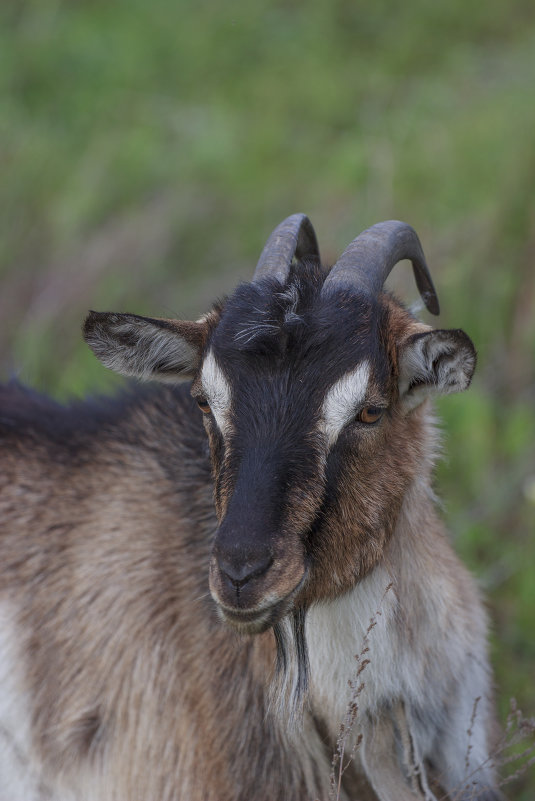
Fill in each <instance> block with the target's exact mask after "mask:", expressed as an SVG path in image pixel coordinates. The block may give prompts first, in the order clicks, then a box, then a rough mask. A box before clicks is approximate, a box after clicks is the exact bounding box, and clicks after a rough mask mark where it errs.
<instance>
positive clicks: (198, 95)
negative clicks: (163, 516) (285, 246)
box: [0, 0, 535, 801]
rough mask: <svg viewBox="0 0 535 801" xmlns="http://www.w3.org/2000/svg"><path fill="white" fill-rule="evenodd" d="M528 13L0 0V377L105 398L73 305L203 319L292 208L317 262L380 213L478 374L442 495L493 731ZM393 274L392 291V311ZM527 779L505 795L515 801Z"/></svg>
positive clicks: (533, 46) (528, 72) (517, 461)
mask: <svg viewBox="0 0 535 801" xmlns="http://www.w3.org/2000/svg"><path fill="white" fill-rule="evenodd" d="M534 53H535V6H534V5H533V3H532V2H527V0H525V1H523V2H520V1H519V0H513V2H511V0H490V2H487V3H484V4H481V3H479V4H476V3H471V4H467V3H465V2H463V3H461V2H460V0H453V1H452V2H447V3H446V2H439V1H437V2H430V0H413V2H411V3H404V4H399V3H393V2H387V1H386V0H377V2H374V3H368V4H363V3H356V2H354V0H353V1H352V2H349V0H333V1H332V2H326V0H321V2H320V0H310V2H308V3H304V2H299V0H292V1H291V2H285V3H282V2H275V1H274V0H271V1H270V2H268V1H267V0H257V2H255V3H245V2H242V0H230V2H226V3H215V2H208V1H204V2H199V0H196V2H193V1H192V0H181V2H176V0H173V1H171V0H154V2H152V3H150V4H149V3H146V2H141V0H129V2H126V0H115V1H114V2H113V3H109V2H103V1H101V0H92V2H89V1H88V0H85V1H84V0H79V2H76V3H73V2H60V0H26V1H25V2H23V0H4V2H3V3H2V6H1V8H0V101H1V102H0V142H1V151H2V152H1V155H0V158H1V163H2V180H1V181H0V220H1V222H0V225H1V236H0V281H1V286H2V291H1V293H0V316H1V319H2V326H1V330H0V364H1V365H2V367H3V373H4V375H5V376H7V375H8V374H9V373H10V372H12V371H14V372H16V373H17V374H19V376H20V378H21V379H22V380H23V381H25V382H27V383H30V384H32V385H35V386H38V387H40V388H42V389H44V390H46V391H49V392H51V393H53V394H54V395H56V396H59V397H66V396H69V395H71V394H78V395H80V394H84V393H86V392H88V391H95V390H104V389H108V388H111V387H112V386H113V380H112V378H111V376H110V375H108V374H106V373H105V371H103V370H102V369H101V368H100V367H99V366H98V365H97V363H96V361H95V360H94V359H93V358H92V356H91V355H90V354H89V353H88V351H87V349H86V348H85V347H84V346H83V343H82V341H81V337H80V334H79V327H80V323H81V320H82V319H83V316H84V313H85V311H86V309H87V308H88V307H96V308H116V309H130V310H132V311H137V312H140V313H143V312H147V313H150V314H162V315H172V314H177V315H183V316H194V315H197V314H199V313H201V312H202V311H204V310H205V309H206V307H207V306H208V304H209V303H210V301H211V300H212V299H213V297H214V296H216V295H220V294H222V293H224V292H225V291H226V290H229V289H231V288H232V286H233V284H234V283H235V281H236V280H237V279H238V278H239V277H247V276H248V275H250V272H251V270H252V266H253V265H254V263H255V259H256V258H257V256H258V254H259V252H260V249H261V247H262V245H263V243H264V240H265V238H266V236H267V234H268V233H269V232H270V230H271V229H272V228H273V227H274V225H275V224H276V223H277V222H279V221H280V220H281V219H282V218H283V217H284V216H286V215H287V214H290V213H292V212H294V211H301V210H302V211H306V212H307V213H309V215H310V216H311V217H312V220H313V222H314V224H315V226H316V229H317V231H318V234H319V239H320V246H321V247H322V252H323V254H324V257H325V259H326V260H327V261H331V260H333V259H334V258H336V255H337V254H338V253H339V252H340V250H341V249H342V248H343V247H345V245H346V244H347V243H348V241H349V240H350V239H351V238H353V237H354V236H355V235H356V233H357V232H358V231H359V230H361V229H362V228H364V227H366V226H367V225H369V224H371V223H373V222H376V221H378V220H381V219H387V218H391V217H397V218H400V219H404V220H407V221H408V222H410V223H411V224H412V225H414V227H415V228H416V229H417V230H418V232H419V233H420V235H421V238H422V240H423V244H424V247H425V250H426V253H427V255H428V259H429V262H430V265H431V268H432V272H433V275H434V277H435V281H436V285H437V287H438V290H439V295H440V299H441V305H442V308H443V310H444V311H443V315H442V317H441V320H440V325H442V326H444V327H448V326H450V327H463V328H465V329H466V330H467V332H468V333H469V334H470V335H471V336H472V338H473V339H474V341H475V343H476V345H477V347H478V351H479V366H478V372H477V378H476V380H475V382H474V386H473V387H472V389H471V390H470V391H469V392H468V393H466V394H465V395H463V396H460V397H455V398H446V399H444V400H443V401H441V403H440V413H441V415H442V417H443V420H444V434H445V450H446V453H447V458H446V460H445V461H444V462H443V463H442V464H441V466H440V469H439V474H438V484H439V492H440V494H441V495H442V497H443V498H444V499H445V512H444V514H445V516H446V518H447V520H448V523H449V525H450V527H451V529H452V531H453V535H454V538H455V541H456V545H457V548H458V549H459V551H460V552H461V554H462V556H463V558H464V559H465V560H466V561H467V562H468V564H469V565H470V566H471V568H472V569H473V570H474V571H475V572H476V573H477V574H478V576H480V578H481V581H482V583H483V585H484V587H485V591H486V593H487V596H488V598H489V609H490V614H491V618H492V620H493V626H494V629H493V641H492V653H493V659H494V664H495V667H496V675H497V679H498V684H499V692H498V696H499V703H500V709H501V710H502V713H503V714H504V713H505V710H506V708H507V707H508V698H509V696H510V695H513V694H514V695H516V697H517V699H518V701H519V704H520V706H522V707H523V708H524V710H525V711H526V712H530V713H531V714H533V713H535V683H534V681H533V679H534V674H535V670H534V665H535V637H534V630H535V589H534V588H535V581H534V580H533V569H534V566H535V500H534V492H533V489H531V490H530V487H531V488H532V487H533V483H534V481H535V447H534V442H535V415H534V405H535V369H534V365H535V270H534V267H533V265H534V260H535V195H534V193H533V186H534V185H535V155H534V154H535V103H534V102H533V87H534V86H535V57H534ZM402 273H408V271H407V270H405V271H403V270H402V269H401V268H399V276H396V278H395V284H396V286H397V287H398V288H399V289H400V291H401V292H402V294H403V296H404V297H406V298H407V299H408V300H411V299H413V298H414V289H413V287H412V282H411V279H410V277H409V276H408V275H405V274H403V275H402ZM534 793H535V777H534V776H533V772H532V775H531V776H530V778H528V779H525V780H524V781H523V784H521V785H520V786H518V787H516V788H515V790H514V795H513V791H511V797H514V798H516V799H520V800H521V801H526V800H527V799H531V798H532V797H533V795H534Z"/></svg>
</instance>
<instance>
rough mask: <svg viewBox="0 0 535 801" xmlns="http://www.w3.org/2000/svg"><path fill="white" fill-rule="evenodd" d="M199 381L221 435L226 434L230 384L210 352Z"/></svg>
mask: <svg viewBox="0 0 535 801" xmlns="http://www.w3.org/2000/svg"><path fill="white" fill-rule="evenodd" d="M201 381H202V386H203V389H204V392H205V393H206V400H207V401H208V403H209V404H210V408H211V410H212V414H213V415H214V418H215V421H216V423H217V425H218V426H219V430H220V431H221V433H222V434H226V433H228V431H229V430H230V422H229V416H230V415H229V410H230V404H231V399H232V394H231V391H230V384H229V383H228V381H227V379H226V378H225V374H224V373H223V370H222V369H221V367H220V366H219V364H218V363H217V361H216V358H215V356H214V354H213V352H212V351H211V350H210V351H208V354H207V356H206V359H205V360H204V362H203V366H202V370H201Z"/></svg>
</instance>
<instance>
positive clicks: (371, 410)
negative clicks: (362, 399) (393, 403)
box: [357, 406, 384, 425]
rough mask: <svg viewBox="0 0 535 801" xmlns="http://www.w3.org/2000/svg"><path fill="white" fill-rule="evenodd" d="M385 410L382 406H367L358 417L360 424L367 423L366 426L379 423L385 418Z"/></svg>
mask: <svg viewBox="0 0 535 801" xmlns="http://www.w3.org/2000/svg"><path fill="white" fill-rule="evenodd" d="M383 412H384V409H382V408H381V407H380V406H365V407H364V409H361V410H360V412H359V413H358V415H357V420H358V421H359V423H366V425H373V424H374V423H377V422H378V421H379V420H380V419H381V417H382V416H383Z"/></svg>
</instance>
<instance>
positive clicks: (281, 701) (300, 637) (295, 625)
mask: <svg viewBox="0 0 535 801" xmlns="http://www.w3.org/2000/svg"><path fill="white" fill-rule="evenodd" d="M305 618H306V610H305V609H303V608H298V609H294V610H293V611H292V612H291V613H290V614H288V615H287V616H286V617H284V618H282V620H279V621H278V622H277V623H275V625H274V626H273V633H274V635H275V643H276V646H277V660H276V665H275V674H274V679H273V682H272V687H271V703H270V706H271V708H272V709H273V711H274V712H275V714H276V715H277V716H278V717H282V718H284V719H285V721H286V723H287V725H288V727H289V728H290V729H299V728H300V727H301V724H302V721H303V713H304V711H305V707H306V703H307V698H308V689H309V677H310V668H309V660H308V646H307V641H306V633H305Z"/></svg>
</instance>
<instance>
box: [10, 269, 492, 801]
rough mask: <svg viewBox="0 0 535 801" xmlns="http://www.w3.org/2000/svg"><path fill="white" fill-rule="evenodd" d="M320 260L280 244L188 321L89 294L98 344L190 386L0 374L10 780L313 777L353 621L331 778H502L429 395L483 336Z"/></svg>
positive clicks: (184, 784) (312, 781)
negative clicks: (124, 308)
mask: <svg viewBox="0 0 535 801" xmlns="http://www.w3.org/2000/svg"><path fill="white" fill-rule="evenodd" d="M324 278H325V272H324V271H323V270H322V269H321V268H320V267H319V265H318V264H316V263H313V262H312V263H306V262H304V263H303V262H299V263H296V264H295V265H294V267H293V268H292V270H291V272H290V275H289V277H288V279H287V282H286V285H285V286H281V285H280V283H278V281H276V280H274V279H272V278H269V277H267V278H264V279H262V281H260V282H257V283H256V284H250V285H249V284H245V285H242V286H241V287H239V288H238V290H237V291H236V292H235V294H234V295H233V296H232V297H231V298H229V299H228V300H227V301H226V302H225V304H223V306H222V307H217V308H215V309H214V310H213V311H212V312H211V313H210V314H209V315H207V316H206V317H204V318H202V319H201V320H200V321H197V322H196V323H182V322H179V321H159V320H150V319H147V318H138V317H136V316H135V315H117V314H109V315H107V314H96V313H93V314H92V315H91V316H90V317H89V318H88V321H87V323H86V327H85V336H86V339H87V341H88V342H89V344H90V345H91V347H92V348H93V350H94V351H95V352H96V353H97V355H98V356H99V357H100V358H101V359H102V360H103V362H104V363H105V364H107V365H108V366H111V367H112V368H114V369H118V370H119V371H121V372H124V373H127V374H130V375H139V376H141V377H147V376H151V377H156V378H160V379H163V380H165V381H169V380H170V378H173V377H175V378H179V377H187V378H189V379H190V381H191V386H184V385H182V386H180V387H172V386H168V385H167V386H162V387H158V388H152V389H148V390H139V389H134V390H132V391H131V392H129V393H128V394H126V395H124V396H122V397H119V398H116V399H113V400H106V401H96V402H85V403H76V404H73V405H71V406H69V407H66V408H65V407H61V406H59V405H57V404H55V403H53V402H52V401H50V400H48V399H46V398H43V397H41V396H38V395H36V394H34V393H32V392H29V391H28V390H25V389H23V388H22V387H20V386H18V385H16V384H10V385H8V386H7V387H4V388H2V389H0V459H1V463H2V472H1V473H0V565H1V567H0V622H1V625H2V633H1V636H2V638H3V639H0V642H1V643H2V644H3V646H4V647H3V648H2V656H1V657H0V671H1V676H3V677H4V678H5V681H4V680H1V681H0V716H1V721H0V755H1V754H2V753H3V754H4V760H3V762H2V758H1V756H0V777H1V778H0V799H1V801H13V799H14V797H16V796H14V795H13V791H12V789H6V788H13V787H17V786H18V785H17V782H19V784H20V786H22V785H23V783H24V782H26V783H27V787H26V789H24V790H23V791H20V792H21V796H20V797H21V798H22V797H23V798H24V801H37V800H38V799H45V798H49V799H53V801H68V799H77V801H97V800H98V801H180V800H181V799H182V801H251V800H252V799H254V801H306V800H309V801H312V799H326V798H327V797H328V795H329V791H330V784H329V775H330V763H331V758H332V754H333V749H334V747H335V743H336V739H337V736H338V732H339V727H340V724H341V722H342V721H343V719H344V716H345V713H346V709H347V705H348V703H350V702H351V700H352V699H351V697H350V695H351V694H350V693H349V691H348V681H349V680H350V679H352V678H354V676H355V672H356V669H357V663H356V662H355V655H357V654H359V653H360V652H361V650H362V649H363V647H364V645H363V644H364V643H367V644H368V647H369V652H367V659H369V664H368V665H367V667H366V670H365V671H363V673H362V680H363V685H364V686H363V688H362V690H361V691H360V693H359V698H358V705H359V710H358V715H357V719H356V723H355V729H354V732H353V733H352V738H353V739H352V740H351V742H355V741H356V740H355V738H357V737H359V735H361V737H362V744H361V748H360V749H359V750H358V751H357V757H356V759H355V765H354V769H351V770H348V771H347V773H346V775H345V776H344V782H343V786H342V790H341V796H340V797H341V798H344V799H350V798H357V797H358V798H359V799H379V800H380V801H409V799H433V798H435V797H439V794H440V792H442V791H444V792H446V793H449V794H450V797H452V798H453V797H454V795H455V793H457V792H458V791H459V788H462V787H463V785H465V784H466V788H467V789H466V790H465V791H462V790H461V792H460V794H459V795H455V798H456V799H460V798H462V799H466V800H467V799H469V798H472V797H474V796H472V795H471V793H476V794H477V797H478V798H480V799H484V800H485V801H492V799H497V798H498V797H499V796H498V794H497V791H496V790H495V789H493V788H494V787H495V781H494V777H493V774H492V771H491V769H490V768H489V766H488V764H487V763H486V758H487V735H488V730H489V727H490V724H491V719H492V712H491V701H490V674H489V668H488V661H487V655H486V643H485V640H486V621H485V614H484V611H483V606H482V603H481V600H480V598H479V596H478V593H477V590H476V588H475V585H474V582H473V580H472V579H471V577H470V576H469V575H468V573H467V572H466V571H465V569H464V568H463V567H462V565H461V564H460V563H459V560H458V559H457V557H456V556H455V555H454V553H453V551H452V549H451V546H450V544H449V542H448V539H447V537H446V536H445V533H444V531H443V527H442V524H441V522H440V520H439V518H438V516H437V514H436V511H435V508H434V498H433V493H432V489H431V482H432V468H433V463H434V459H435V455H436V433H435V429H434V425H433V418H432V414H431V412H430V410H429V407H428V402H427V401H425V396H426V395H427V394H429V393H430V392H433V393H434V392H449V391H455V390H459V389H464V388H465V386H466V385H467V383H468V382H469V380H470V377H471V374H472V371H473V368H474V365H475V351H474V349H473V346H472V345H471V343H470V341H469V340H468V338H467V337H466V335H464V334H462V332H455V331H453V332H433V331H431V329H429V328H428V327H426V326H423V325H421V324H420V323H419V322H417V321H416V320H415V319H414V318H413V317H412V316H411V315H410V314H409V313H408V312H407V311H406V310H405V309H404V308H403V307H402V306H401V305H400V304H399V303H398V302H397V301H395V300H394V299H393V298H391V297H390V296H388V295H386V294H381V295H379V296H378V297H377V298H370V297H369V296H367V295H362V294H360V293H358V292H354V291H351V290H350V289H349V288H348V289H347V290H343V291H342V290H338V289H337V290H336V291H334V290H333V292H331V293H323V294H322V293H321V288H322V286H323V282H324ZM203 365H204V366H203ZM359 365H360V366H361V367H360V368H359ZM362 365H365V368H364V367H362ZM333 387H334V389H333ZM329 392H330V393H331V394H330V395H329ZM190 393H191V394H190ZM192 395H193V397H192ZM326 399H327V401H326ZM196 401H198V402H199V403H200V405H201V407H202V408H203V409H204V411H205V412H206V413H205V414H203V413H202V412H201V411H199V409H198V408H197V403H196ZM210 406H211V407H212V409H213V412H210ZM366 407H369V408H373V409H379V410H380V417H379V419H378V420H377V422H375V423H373V424H372V425H367V424H366V423H364V422H362V421H361V411H362V408H366ZM362 419H364V418H362ZM333 432H334V433H333ZM372 619H373V620H374V621H375V625H374V627H373V628H372V629H370V628H369V626H370V620H372ZM277 664H278V668H277ZM1 676H0V678H1ZM8 678H9V681H8ZM477 697H479V698H480V699H481V700H480V702H479V707H478V715H477V718H476V721H475V723H474V725H473V726H472V729H473V734H472V735H471V736H472V739H471V742H470V743H469V742H468V740H467V737H468V735H467V730H468V728H469V727H470V719H471V715H472V710H473V705H474V702H475V699H476V698H477ZM469 745H470V746H471V748H470V749H469V748H468V746H469ZM1 771H3V774H2V773H1ZM355 788H357V789H355ZM437 788H442V789H441V790H440V789H439V790H437ZM434 792H435V793H437V795H436V796H435V795H433V793H434ZM355 793H358V795H356V794H355Z"/></svg>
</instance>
